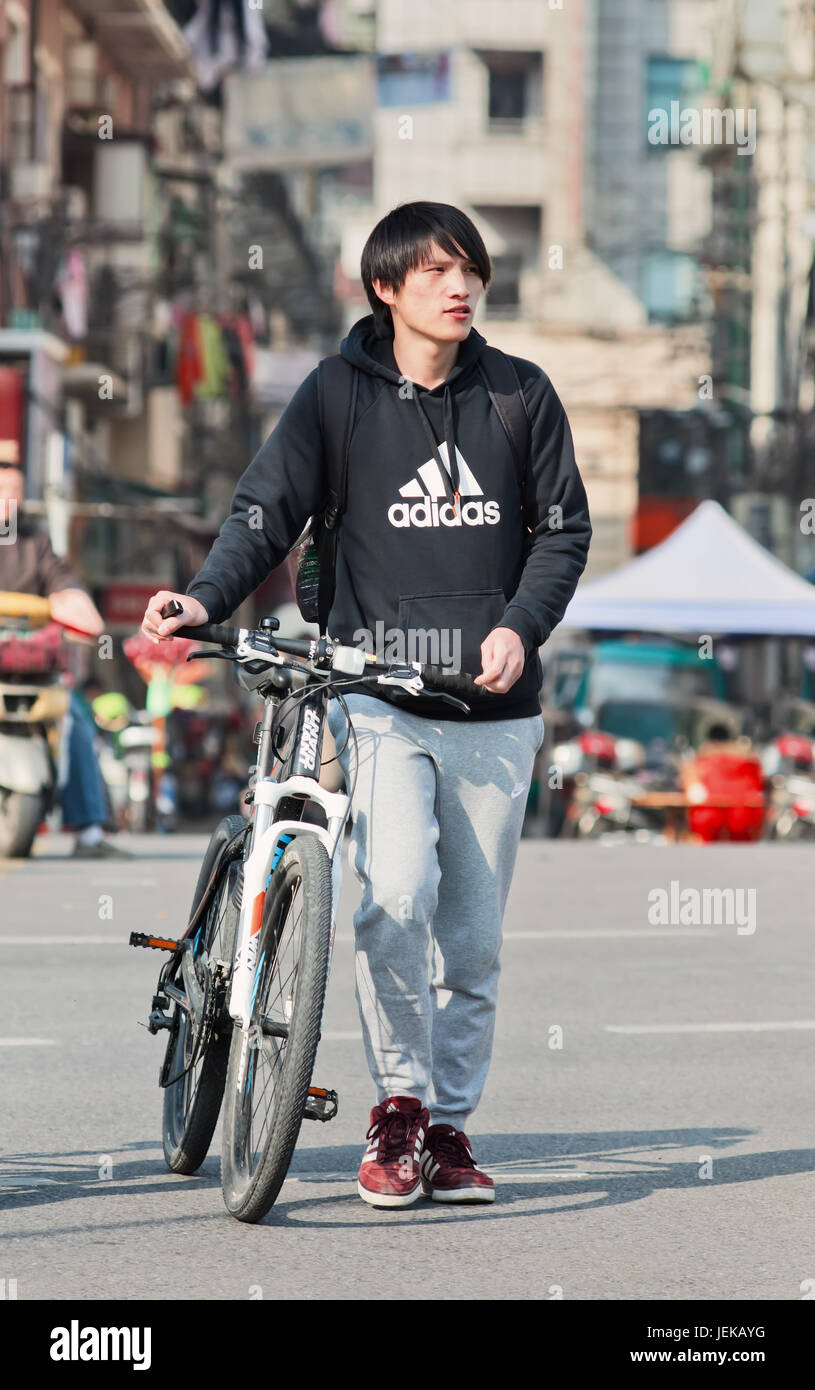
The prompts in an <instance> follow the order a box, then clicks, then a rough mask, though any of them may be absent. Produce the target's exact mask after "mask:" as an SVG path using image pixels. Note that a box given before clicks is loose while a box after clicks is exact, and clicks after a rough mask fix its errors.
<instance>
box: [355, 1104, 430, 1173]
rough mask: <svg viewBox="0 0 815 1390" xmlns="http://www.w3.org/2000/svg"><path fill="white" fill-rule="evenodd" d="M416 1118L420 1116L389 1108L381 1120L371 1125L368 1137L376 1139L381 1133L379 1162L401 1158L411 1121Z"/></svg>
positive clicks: (377, 1152) (377, 1157)
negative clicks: (404, 1113)
mask: <svg viewBox="0 0 815 1390" xmlns="http://www.w3.org/2000/svg"><path fill="white" fill-rule="evenodd" d="M416 1118H418V1116H410V1115H403V1114H402V1112H401V1110H387V1111H386V1112H385V1114H384V1115H383V1117H382V1119H381V1120H377V1122H376V1124H373V1125H371V1128H370V1129H369V1130H368V1133H367V1135H366V1138H367V1139H374V1138H375V1137H376V1135H377V1134H378V1135H379V1146H378V1148H377V1151H376V1161H377V1163H389V1162H391V1161H392V1160H393V1159H395V1158H401V1156H402V1154H403V1153H405V1152H406V1146H407V1141H408V1135H409V1133H410V1127H411V1121H412V1120H414V1119H416Z"/></svg>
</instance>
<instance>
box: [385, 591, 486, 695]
mask: <svg viewBox="0 0 815 1390" xmlns="http://www.w3.org/2000/svg"><path fill="white" fill-rule="evenodd" d="M506 604H507V601H506V597H505V595H504V591H503V589H476V590H473V591H472V592H471V593H466V594H463V593H455V594H407V595H405V596H403V597H402V598H400V600H399V631H400V634H401V636H402V639H403V640H404V643H405V651H404V657H405V659H406V660H407V661H421V662H423V663H429V664H431V665H437V666H448V667H450V668H451V670H454V671H467V672H469V673H470V674H471V675H474V676H475V675H478V674H479V672H480V670H481V643H482V642H483V641H484V638H485V637H486V636H487V633H488V632H489V631H490V630H491V629H492V628H494V627H495V626H496V624H497V623H498V622H499V620H500V618H501V616H502V614H503V612H504V609H505V608H506ZM399 655H400V656H401V655H402V653H401V652H400V654H399Z"/></svg>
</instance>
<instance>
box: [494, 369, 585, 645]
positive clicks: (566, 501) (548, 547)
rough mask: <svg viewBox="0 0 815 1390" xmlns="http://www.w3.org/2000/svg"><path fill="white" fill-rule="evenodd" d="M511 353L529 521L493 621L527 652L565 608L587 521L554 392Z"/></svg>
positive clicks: (579, 569) (580, 562)
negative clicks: (512, 580) (523, 406)
mask: <svg viewBox="0 0 815 1390" xmlns="http://www.w3.org/2000/svg"><path fill="white" fill-rule="evenodd" d="M514 360H515V365H516V368H517V369H518V373H519V376H520V380H521V383H522V387H523V392H524V396H525V399H526V403H527V407H528V410H529V420H530V426H531V452H530V462H529V468H528V470H527V479H526V483H527V502H528V504H530V507H531V514H532V516H533V517H534V518H535V520H534V526H533V534H532V544H531V548H530V551H529V555H528V556H527V560H526V564H525V565H524V568H523V571H522V573H521V578H520V581H519V583H518V588H517V589H516V591H515V593H514V595H513V596H512V598H511V599H510V601H509V603H508V604H507V607H506V609H505V610H504V615H503V617H502V618H501V621H500V623H497V624H496V627H508V628H511V629H512V631H513V632H517V634H518V636H519V637H520V638H521V640H522V642H523V644H524V649H525V651H526V654H527V656H528V655H529V654H530V653H531V652H533V651H536V650H537V648H538V647H540V646H541V645H542V644H543V643H544V642H545V641H546V639H547V637H548V636H549V634H550V633H551V632H552V631H553V629H554V628H555V627H557V625H558V623H559V622H560V620H561V618H562V617H563V614H564V613H565V611H566V607H567V605H568V603H569V600H570V599H571V597H572V594H573V593H574V591H575V589H576V587H577V581H578V579H579V578H580V576H581V574H582V573H583V570H584V568H585V565H586V557H587V555H588V550H589V541H590V539H591V523H590V521H589V508H588V503H587V501H586V491H585V488H584V487H583V481H582V479H581V477H580V474H579V472H578V470H577V464H576V463H575V457H574V446H573V444H572V432H571V430H570V428H569V421H568V420H567V419H566V412H565V410H564V409H563V406H562V404H561V402H560V399H559V398H558V395H557V392H556V391H555V389H554V387H553V385H552V383H551V381H550V380H549V378H548V377H547V376H546V374H545V372H542V371H541V370H540V368H539V367H537V366H535V364H534V363H531V362H525V361H523V360H521V359H518V358H516V359H514Z"/></svg>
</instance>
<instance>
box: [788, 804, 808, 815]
mask: <svg viewBox="0 0 815 1390" xmlns="http://www.w3.org/2000/svg"><path fill="white" fill-rule="evenodd" d="M792 809H793V811H794V812H795V814H796V816H808V815H809V814H810V812H811V811H812V803H811V802H810V801H795V802H793V807H792Z"/></svg>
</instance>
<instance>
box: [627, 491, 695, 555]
mask: <svg viewBox="0 0 815 1390" xmlns="http://www.w3.org/2000/svg"><path fill="white" fill-rule="evenodd" d="M698 503H699V499H698V498H696V497H640V498H639V501H638V502H637V511H636V514H635V516H633V517H632V519H631V522H630V524H629V531H630V542H631V549H632V550H633V551H634V553H635V554H637V555H638V554H640V552H641V551H643V550H650V549H651V547H652V546H654V545H659V543H660V541H664V540H665V539H666V537H667V536H670V534H671V532H672V531H675V530H676V528H677V526H679V525H681V523H682V522H683V521H684V520H685V518H686V517H688V516H690V514H691V512H692V511H695V509H696V507H697V506H698Z"/></svg>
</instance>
